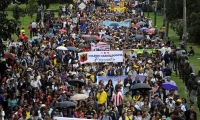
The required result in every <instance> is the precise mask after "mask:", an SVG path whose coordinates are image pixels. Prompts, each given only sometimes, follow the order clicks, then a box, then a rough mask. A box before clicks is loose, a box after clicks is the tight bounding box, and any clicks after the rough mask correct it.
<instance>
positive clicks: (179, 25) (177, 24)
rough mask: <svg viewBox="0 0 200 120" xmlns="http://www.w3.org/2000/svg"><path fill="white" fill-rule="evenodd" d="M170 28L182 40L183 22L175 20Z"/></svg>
mask: <svg viewBox="0 0 200 120" xmlns="http://www.w3.org/2000/svg"><path fill="white" fill-rule="evenodd" d="M170 28H171V29H172V30H173V31H174V32H175V33H176V34H177V35H178V36H179V39H181V38H182V35H183V20H182V19H180V20H174V21H171V25H170Z"/></svg>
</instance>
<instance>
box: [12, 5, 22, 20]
mask: <svg viewBox="0 0 200 120" xmlns="http://www.w3.org/2000/svg"><path fill="white" fill-rule="evenodd" d="M12 12H13V18H14V19H15V20H16V21H18V20H19V19H20V17H21V13H22V9H21V8H19V6H18V5H17V4H16V5H15V6H14V7H13V9H12Z"/></svg>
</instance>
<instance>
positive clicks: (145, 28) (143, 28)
mask: <svg viewBox="0 0 200 120" xmlns="http://www.w3.org/2000/svg"><path fill="white" fill-rule="evenodd" d="M148 29H149V28H147V27H142V28H140V30H141V31H142V30H148Z"/></svg>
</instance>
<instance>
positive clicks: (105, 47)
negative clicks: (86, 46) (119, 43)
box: [91, 45, 110, 51]
mask: <svg viewBox="0 0 200 120" xmlns="http://www.w3.org/2000/svg"><path fill="white" fill-rule="evenodd" d="M91 51H110V45H91Z"/></svg>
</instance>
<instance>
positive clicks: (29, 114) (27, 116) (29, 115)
mask: <svg viewBox="0 0 200 120" xmlns="http://www.w3.org/2000/svg"><path fill="white" fill-rule="evenodd" d="M30 117H31V112H30V111H29V112H26V118H27V119H29V118H30Z"/></svg>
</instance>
